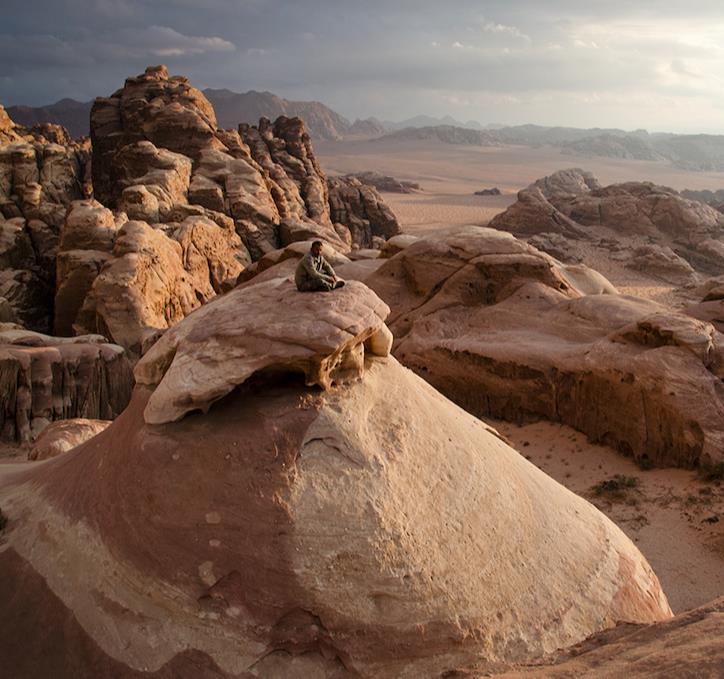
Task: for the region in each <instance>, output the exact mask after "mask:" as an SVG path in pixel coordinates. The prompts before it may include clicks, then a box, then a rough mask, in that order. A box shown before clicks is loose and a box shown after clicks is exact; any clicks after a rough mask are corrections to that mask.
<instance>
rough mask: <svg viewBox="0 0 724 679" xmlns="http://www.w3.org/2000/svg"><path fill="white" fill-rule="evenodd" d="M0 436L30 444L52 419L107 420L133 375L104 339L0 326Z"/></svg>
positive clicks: (121, 402) (123, 399)
mask: <svg viewBox="0 0 724 679" xmlns="http://www.w3.org/2000/svg"><path fill="white" fill-rule="evenodd" d="M0 366H1V367H2V370H0V382H1V384H0V437H2V438H3V439H5V440H10V441H23V442H25V441H30V440H31V439H32V438H34V437H35V436H36V435H37V434H38V433H39V432H40V431H42V430H43V428H44V427H45V426H46V425H48V424H49V423H50V422H52V421H54V420H60V419H67V418H74V417H84V418H93V419H103V420H110V419H113V418H114V417H115V416H116V415H118V414H119V413H120V412H121V411H122V410H123V409H124V408H125V407H126V405H127V404H128V401H129V399H130V396H131V389H132V388H133V374H132V372H131V367H130V364H129V363H128V360H127V359H126V356H125V353H124V351H123V349H122V348H121V347H119V346H116V345H114V344H108V343H107V342H106V340H105V338H103V337H100V336H97V335H91V336H83V337H74V338H61V337H48V336H47V335H42V334H40V333H36V332H31V331H29V330H25V329H23V328H21V327H20V326H17V325H13V324H0Z"/></svg>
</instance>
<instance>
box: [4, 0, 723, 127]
mask: <svg viewBox="0 0 724 679" xmlns="http://www.w3.org/2000/svg"><path fill="white" fill-rule="evenodd" d="M5 4H6V8H5V10H4V13H3V14H4V19H5V21H4V26H3V28H2V29H0V31H1V33H0V102H2V103H3V104H4V105H5V106H13V105H21V104H23V105H30V106H40V105H47V104H50V103H53V102H55V101H58V100H59V99H62V98H65V97H69V98H72V99H76V100H79V101H87V100H89V99H92V98H94V97H96V96H104V95H109V94H111V93H112V92H113V91H115V90H116V89H118V88H119V87H120V86H121V85H122V84H123V81H124V79H125V78H126V77H128V76H130V75H135V74H136V73H140V72H142V71H143V69H144V68H145V67H146V66H147V65H149V64H157V63H165V64H167V65H168V67H169V70H170V71H171V72H173V73H175V74H182V75H186V76H188V77H189V78H190V80H191V82H192V84H193V85H194V86H196V87H198V88H199V89H205V88H207V87H213V88H227V89H231V90H234V91H237V92H244V91H248V90H261V91H264V90H267V91H271V92H273V93H274V94H277V95H279V96H281V97H285V98H287V99H293V100H317V101H321V102H322V103H324V104H326V105H327V106H329V107H331V108H332V109H334V110H335V111H337V112H338V113H341V114H342V115H344V116H345V117H346V118H349V119H350V120H354V119H355V118H358V117H359V118H366V117H369V116H374V117H376V118H379V119H380V120H392V121H399V120H404V119H406V118H411V117H414V116H417V115H428V116H434V117H443V116H446V115H449V116H452V117H454V118H456V119H458V120H460V121H462V122H465V121H469V120H476V121H479V122H480V123H481V124H483V125H485V124H487V123H500V124H504V125H519V124H526V123H531V124H537V125H544V126H567V127H578V128H592V127H601V128H620V129H625V130H635V129H640V128H645V129H647V130H649V131H651V132H674V133H687V134H691V133H710V134H711V133H713V134H724V95H722V88H721V86H720V85H721V81H722V78H723V77H724V76H722V73H724V69H723V68H722V66H723V65H724V64H723V63H722V62H724V8H722V7H721V6H718V4H717V3H714V2H703V3H698V4H697V8H696V12H693V11H688V9H687V8H685V7H682V6H681V3H675V2H671V1H670V0H665V1H663V2H648V3H646V2H644V3H638V4H637V6H635V7H631V6H628V5H627V3H623V2H620V1H619V0H615V1H613V2H609V3H606V4H605V6H598V7H582V6H580V4H579V3H574V2H570V1H568V0H554V1H552V2H548V3H545V5H546V6H545V7H542V6H541V4H542V3H537V2H533V1H532V0H521V1H518V2H501V1H498V0H495V1H491V2H470V1H468V0H463V1H460V2H455V3H448V4H447V5H445V6H444V7H441V6H440V5H439V3H429V2H411V1H410V0H402V2H398V3H396V5H395V7H388V6H386V4H384V3H381V2H379V0H370V1H369V2H367V3H365V4H364V6H358V5H352V4H351V3H345V2H331V1H329V0H314V1H311V2H305V3H303V6H302V3H296V4H295V3H291V2H287V1H281V0H267V1H264V0H243V1H242V2H234V1H233V0H212V1H210V2H206V3H204V5H203V6H199V5H198V3H195V2H192V0H167V1H166V2H164V3H153V2H151V0H92V1H90V2H79V1H78V0H61V1H59V2H54V3H50V2H48V0H38V1H36V2H35V3H32V4H29V3H27V2H26V3H21V2H19V1H18V0H6V3H5Z"/></svg>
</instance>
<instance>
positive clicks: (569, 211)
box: [490, 169, 724, 276]
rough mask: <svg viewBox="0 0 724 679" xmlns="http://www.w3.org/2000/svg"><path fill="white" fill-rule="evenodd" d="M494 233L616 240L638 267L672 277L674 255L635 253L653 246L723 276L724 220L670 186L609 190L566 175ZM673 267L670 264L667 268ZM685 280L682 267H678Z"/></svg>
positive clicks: (530, 192) (500, 218)
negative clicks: (666, 262) (642, 242)
mask: <svg viewBox="0 0 724 679" xmlns="http://www.w3.org/2000/svg"><path fill="white" fill-rule="evenodd" d="M490 226H491V227H492V228H495V229H501V230H503V231H509V232H511V233H513V234H515V235H517V236H521V237H527V236H533V235H536V234H542V233H557V234H560V235H562V236H565V237H568V238H574V239H593V240H599V239H600V238H601V237H602V236H610V237H611V239H612V240H614V241H615V242H616V243H617V244H618V245H619V246H624V247H626V246H627V244H629V245H630V249H631V253H630V254H632V255H633V256H634V257H637V258H638V265H639V266H640V265H645V264H647V261H648V263H650V264H651V271H650V273H651V274H652V275H654V276H656V275H660V274H661V273H662V267H663V269H665V271H664V275H665V276H666V275H670V273H671V266H670V265H671V264H672V263H673V258H672V256H671V255H668V254H666V255H664V256H663V257H662V256H661V253H659V254H658V255H654V256H653V257H649V258H648V259H647V258H645V257H644V258H642V257H640V255H641V254H642V253H639V252H635V251H636V250H637V248H639V247H640V246H641V239H646V240H647V241H648V243H647V245H653V246H656V247H658V248H663V249H664V251H665V252H668V251H669V250H671V251H673V252H672V254H673V255H674V256H675V257H676V256H678V257H681V258H683V259H684V260H686V262H685V263H684V264H686V263H688V264H689V265H690V266H691V267H693V269H695V270H698V271H701V272H703V273H710V274H712V273H718V272H719V271H720V270H721V268H722V266H724V215H722V214H721V213H720V212H718V211H717V210H715V209H714V208H712V207H710V206H708V205H705V204H703V203H699V202H697V201H694V200H689V199H687V198H684V197H683V196H682V195H680V194H679V193H677V192H676V191H674V190H673V189H669V188H667V187H665V186H657V185H655V184H652V183H650V182H627V183H624V184H613V185H611V186H607V187H602V186H601V185H600V184H599V182H598V181H597V180H596V178H595V177H594V176H593V175H592V174H591V173H590V172H585V171H583V170H579V169H570V170H562V171H560V172H556V173H554V174H553V175H551V176H549V177H544V178H543V179H539V180H538V181H536V182H534V183H533V184H531V185H530V186H529V187H527V188H525V189H523V190H522V191H520V192H519V193H518V201H517V202H516V203H514V204H513V205H511V206H510V207H509V208H508V209H507V210H506V211H505V212H503V213H501V214H499V215H497V216H496V217H494V218H493V219H492V220H491V222H490ZM663 259H668V260H669V265H666V264H665V263H664V262H663ZM676 268H677V272H675V274H680V273H681V263H679V264H678V265H676Z"/></svg>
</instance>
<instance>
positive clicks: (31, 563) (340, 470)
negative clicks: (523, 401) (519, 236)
mask: <svg viewBox="0 0 724 679" xmlns="http://www.w3.org/2000/svg"><path fill="white" fill-rule="evenodd" d="M286 285H287V283H286V282H284V281H283V280H282V281H280V280H277V281H268V282H267V283H264V284H262V285H261V287H260V289H259V290H254V287H255V286H249V287H246V288H245V289H243V290H240V291H238V292H239V293H243V295H238V294H237V293H236V292H235V293H231V294H230V295H227V296H225V297H223V298H217V299H216V300H214V301H212V302H211V303H210V304H209V305H207V306H205V307H204V308H203V309H201V310H200V311H198V312H196V313H194V314H193V315H191V316H190V317H189V318H187V319H185V320H184V321H182V322H181V323H180V324H179V325H178V326H177V327H176V328H175V329H174V330H171V331H169V335H168V339H166V337H164V339H162V340H161V342H162V343H164V344H157V345H156V347H154V349H153V350H152V353H149V354H147V356H146V357H145V358H144V359H143V360H142V361H141V362H140V363H139V364H138V366H137V374H138V376H139V379H140V380H141V381H142V382H144V383H143V384H141V385H139V386H137V388H136V391H135V394H134V397H133V400H132V402H131V404H130V406H129V407H128V409H127V410H126V411H125V412H124V413H123V414H122V415H121V416H120V418H118V419H117V420H116V421H115V422H114V423H113V424H111V425H110V426H109V427H108V428H107V429H106V430H105V431H104V432H102V433H101V434H99V435H98V436H96V437H94V438H93V439H92V440H90V441H89V442H87V443H86V444H83V445H82V446H80V447H78V448H76V449H74V450H72V451H70V452H68V453H66V454H65V455H63V456H62V457H59V458H58V459H55V460H49V461H48V462H45V463H44V464H42V465H39V466H35V467H34V468H33V469H31V470H29V471H28V472H26V473H24V474H22V475H20V476H14V477H11V478H10V479H9V480H6V481H4V482H0V505H1V506H2V509H3V512H4V513H5V514H6V515H7V517H8V526H7V528H6V531H5V533H4V536H3V540H4V543H5V544H4V548H3V550H2V552H0V595H3V601H4V602H5V605H3V606H2V607H0V627H2V629H4V630H7V633H6V634H4V635H2V637H0V651H1V652H2V656H3V666H4V669H5V670H6V671H8V672H10V673H11V674H12V675H13V676H31V675H32V674H33V673H34V674H35V676H53V677H59V678H63V677H71V676H72V677H74V679H77V678H78V677H82V676H83V672H85V671H86V670H87V673H88V675H89V676H90V673H92V676H93V677H94V678H95V679H101V678H103V677H114V678H123V677H139V676H140V673H141V672H143V676H145V677H183V676H189V677H190V676H193V677H207V676H208V677H212V676H216V677H231V676H248V677H264V678H265V679H274V678H277V677H278V678H281V677H284V678H286V679H294V678H302V677H304V678H307V677H352V676H362V677H376V678H382V679H384V678H386V677H395V678H405V677H421V676H425V677H427V676H440V675H443V674H445V673H446V672H448V671H450V670H453V669H455V668H457V667H460V666H462V665H465V664H469V663H472V662H473V661H479V662H481V663H483V664H486V665H489V664H492V663H498V662H501V661H502V662H516V661H518V662H523V661H529V660H531V659H532V658H535V657H539V656H540V655H542V654H544V653H546V652H550V651H553V650H555V649H557V648H560V647H562V646H565V645H569V644H571V643H575V642H578V641H581V640H583V639H585V638H586V637H588V636H589V635H590V634H592V633H594V632H597V631H600V630H601V629H604V628H607V627H610V626H612V625H614V624H616V623H618V622H622V621H627V622H638V623H643V622H654V621H658V620H664V619H667V618H668V617H670V610H669V607H668V605H667V603H666V599H665V597H664V595H663V594H662V592H661V589H660V587H659V584H658V581H657V579H656V576H655V575H654V574H653V573H652V571H651V569H650V567H649V566H648V564H647V563H646V561H645V560H644V559H643V557H642V556H641V554H640V553H639V552H638V550H637V549H636V547H635V546H634V545H633V544H632V543H631V542H630V541H629V540H628V538H626V537H625V536H624V534H623V533H622V532H621V531H620V530H619V529H618V528H616V526H615V525H614V524H613V523H611V522H610V521H609V520H608V519H607V518H606V517H605V516H603V515H602V514H600V513H599V512H598V511H597V510H596V509H595V508H593V507H592V506H591V505H590V504H588V503H587V502H586V501H585V500H583V499H582V498H580V497H577V496H575V495H573V494H572V493H570V492H569V491H567V490H566V489H564V488H563V487H561V486H559V485H558V484H557V483H556V482H554V481H553V480H552V479H550V478H548V477H547V476H545V474H543V473H542V472H541V471H539V470H538V469H536V468H535V467H534V466H533V465H531V464H530V463H529V462H527V461H526V460H525V459H524V458H523V457H522V456H520V455H519V454H518V453H516V452H515V451H514V450H512V449H511V448H509V447H508V446H507V445H506V444H505V443H504V442H503V441H502V440H501V439H500V438H499V437H498V436H497V435H496V434H495V432H494V431H493V430H491V429H489V428H488V427H487V426H485V425H484V424H482V423H481V422H480V421H478V420H476V419H475V418H473V417H472V416H470V415H468V414H467V413H465V412H464V411H462V410H460V409H459V408H457V407H456V406H454V405H453V404H451V403H450V402H449V401H447V400H446V399H445V398H444V397H442V396H441V395H440V394H438V393H437V392H435V391H434V390H433V389H432V388H431V387H430V386H429V385H427V384H425V383H424V382H423V381H422V380H421V379H419V378H418V377H417V376H415V375H414V374H413V373H412V372H410V371H409V370H406V369H405V368H403V367H402V366H400V365H399V364H398V363H397V361H396V360H395V359H393V358H392V357H389V356H384V354H385V353H386V351H387V350H388V348H389V340H390V337H389V334H388V333H386V332H385V330H384V322H383V317H384V314H385V312H386V308H385V305H384V304H383V303H382V302H381V301H380V300H379V299H378V298H377V297H376V296H375V295H374V294H373V293H372V292H370V291H369V290H366V289H364V288H363V287H362V286H361V285H357V286H352V287H350V289H349V290H348V291H347V288H345V289H344V290H340V291H335V292H332V293H318V294H316V295H309V294H305V293H298V292H296V291H293V290H287V289H286V288H285V286H286ZM345 291H347V292H345ZM282 294H284V295H285V299H287V300H288V303H287V305H285V306H281V305H276V306H274V307H273V312H272V311H269V308H270V302H271V301H273V295H282ZM270 295H271V297H270ZM242 299H246V300H254V302H253V304H255V305H257V306H256V307H255V308H252V301H248V302H247V303H242ZM312 300H313V301H312ZM312 303H314V304H315V306H316V308H317V309H319V308H320V307H324V308H325V309H328V311H325V312H324V313H323V315H322V317H321V318H320V320H318V321H316V322H315V321H312V320H311V319H310V314H309V312H308V305H309V304H312ZM265 314H268V317H266V316H265V318H266V320H267V321H268V322H267V323H266V324H265V325H264V326H263V327H261V326H260V327H259V329H258V330H257V331H256V336H255V338H252V339H249V340H245V339H244V335H245V330H246V329H247V328H248V327H249V317H250V316H251V317H259V316H263V315H265ZM295 321H296V322H295ZM225 338H229V339H225ZM240 341H241V342H242V344H241V345H240V346H239V342H240ZM267 345H272V346H273V350H272V351H271V352H269V351H268V348H267ZM174 347H175V349H176V352H175V354H173V348H174ZM172 354H173V355H172ZM192 358H193V359H194V360H193V367H192V368H191V367H190V369H188V370H187V371H186V374H185V379H184V380H183V381H179V378H181V377H182V374H181V373H182V371H181V368H182V367H183V365H184V364H186V365H188V361H189V360H190V359H192ZM237 362H239V363H240V364H241V366H242V367H241V368H239V369H238V370H237V368H236V367H235V365H236V363H237ZM350 367H351V368H353V369H352V370H349V368H350ZM255 368H256V370H257V372H255V373H253V374H252V375H251V376H249V372H250V371H251V370H254V369H255ZM290 371H291V372H290ZM297 373H299V377H300V378H301V375H302V374H303V375H305V376H306V380H307V381H309V382H316V383H317V384H319V385H320V386H321V387H322V389H319V388H318V387H315V388H309V387H307V386H305V384H304V381H303V380H302V379H297V377H296V375H297ZM310 377H311V379H310ZM147 378H148V379H147ZM242 381H243V382H242ZM330 382H331V383H332V384H330ZM164 385H167V386H172V385H173V386H174V390H171V391H170V392H169V391H168V390H166V389H165V388H164ZM184 394H186V397H184V396H183V395H184ZM159 404H161V405H163V406H164V408H165V407H166V406H169V405H170V406H171V410H170V411H169V412H168V413H164V415H163V416H162V417H159V418H156V417H155V414H156V413H158V412H159V411H158V410H157V408H156V406H158V405H159ZM212 404H213V405H212ZM189 408H193V409H196V408H201V409H202V411H206V412H205V413H203V414H202V413H198V412H189V413H188V414H186V415H185V416H183V413H184V412H185V411H187V410H189ZM149 415H151V417H149ZM177 417H182V419H180V421H177V422H169V421H168V420H169V419H175V418H177ZM149 419H151V420H152V421H162V422H163V423H158V424H151V423H149V421H148V420H149ZM42 536H45V537H42ZM47 536H52V539H48V537H47ZM59 554H62V558H58V555H59ZM8 583H12V588H13V590H12V596H4V595H5V594H6V592H5V591H4V590H3V589H2V588H4V587H7V586H8ZM31 603H32V605H31ZM41 619H42V620H44V621H48V620H52V622H53V624H48V625H46V627H45V628H44V629H45V632H44V634H42V635H40V634H33V633H32V632H33V630H35V631H37V629H38V626H39V624H40V620H41ZM18 639H27V640H28V642H27V644H30V648H28V645H27V644H26V646H25V647H23V645H22V644H19V643H18ZM30 650H32V651H33V652H29V651H30Z"/></svg>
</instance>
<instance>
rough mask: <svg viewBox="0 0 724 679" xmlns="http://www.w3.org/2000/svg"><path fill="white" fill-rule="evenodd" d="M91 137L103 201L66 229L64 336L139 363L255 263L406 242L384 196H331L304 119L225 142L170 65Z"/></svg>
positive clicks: (85, 207) (138, 84) (114, 108)
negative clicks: (100, 342) (280, 255)
mask: <svg viewBox="0 0 724 679" xmlns="http://www.w3.org/2000/svg"><path fill="white" fill-rule="evenodd" d="M91 137H92V140H93V152H94V161H93V183H94V187H95V197H96V199H97V201H99V202H94V203H88V202H85V203H77V204H74V205H73V207H72V209H71V210H70V211H69V213H68V217H67V220H66V223H65V225H64V227H63V233H62V236H61V246H60V249H61V254H60V256H59V259H58V273H57V290H56V310H55V327H56V332H59V333H62V334H71V333H72V332H78V333H84V332H100V333H103V334H105V335H107V336H108V337H109V338H110V339H111V340H112V341H114V342H117V343H120V344H121V345H122V346H124V347H126V348H127V349H129V351H130V352H131V354H132V355H134V356H138V355H140V354H141V353H143V351H144V349H145V348H146V347H147V346H150V344H151V343H152V341H153V339H154V338H155V337H157V336H158V334H159V331H162V330H165V329H166V328H168V327H170V326H172V325H174V324H175V323H177V322H178V321H179V320H181V319H182V318H184V317H185V316H187V315H188V314H189V313H190V312H191V311H193V310H194V309H196V308H197V307H199V306H200V305H202V304H204V303H206V302H207V301H208V300H209V299H211V298H212V297H214V296H215V295H217V294H219V293H220V292H224V291H226V290H228V289H230V288H231V287H233V285H234V284H235V283H236V280H237V277H238V276H239V274H240V273H241V272H242V271H243V269H244V268H245V267H247V266H249V264H250V263H251V261H252V260H260V259H262V258H263V257H265V256H267V255H269V254H271V253H274V252H276V251H277V250H279V249H280V248H284V247H285V246H287V245H289V244H292V243H296V242H299V241H308V240H309V239H315V238H319V239H322V240H324V241H325V242H326V243H327V244H328V245H329V247H331V248H333V249H334V250H336V251H338V252H349V250H350V249H351V247H352V246H353V245H354V246H356V247H369V246H371V245H373V244H375V245H379V243H380V242H381V241H382V239H384V238H386V237H388V236H390V235H393V234H395V233H397V232H398V231H399V226H398V224H397V221H396V219H395V217H394V215H393V214H392V213H391V211H390V210H389V208H387V206H386V205H385V204H384V202H383V201H382V199H381V197H380V196H379V194H378V193H377V192H376V191H375V190H374V189H372V188H370V187H365V186H362V185H359V184H357V185H355V186H351V185H350V186H347V185H345V187H344V190H342V188H333V189H332V191H331V192H330V189H329V187H328V183H327V178H326V177H325V175H324V173H323V172H322V170H321V168H320V166H319V163H318V162H317V159H316V157H315V155H314V150H313V149H312V145H311V142H310V139H309V135H308V134H307V131H306V129H305V127H304V123H303V122H302V121H301V120H300V119H299V118H286V117H283V116H282V117H280V118H278V119H277V120H276V122H274V123H271V122H270V121H268V120H266V119H262V120H261V121H260V122H259V125H258V126H257V127H252V126H249V125H246V124H242V125H240V126H239V130H238V132H237V131H233V130H222V129H220V128H218V127H217V124H216V117H215V114H214V110H213V108H212V107H211V104H209V102H208V100H207V99H206V98H205V97H204V95H203V94H202V93H201V92H199V91H198V90H196V89H195V88H193V87H191V86H190V85H189V83H188V81H187V80H186V79H185V78H183V77H180V76H174V77H169V75H168V71H167V69H166V68H165V67H163V66H159V67H153V68H149V69H147V70H146V72H145V73H144V74H143V75H140V76H138V77H135V78H129V79H128V80H127V81H126V84H125V86H124V87H123V88H122V89H121V90H119V91H118V92H116V93H115V94H113V95H112V96H111V97H108V98H99V99H97V100H96V102H95V104H94V106H93V109H92V113H91ZM85 231H87V232H88V234H89V235H88V237H87V238H85V240H84V239H83V237H80V236H79V234H82V233H83V232H85ZM92 234H96V235H97V236H98V238H95V237H94V236H93V235H92ZM1 294H2V290H0V295H1Z"/></svg>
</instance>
